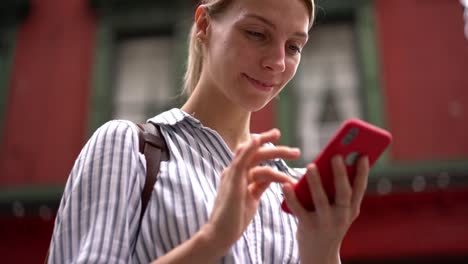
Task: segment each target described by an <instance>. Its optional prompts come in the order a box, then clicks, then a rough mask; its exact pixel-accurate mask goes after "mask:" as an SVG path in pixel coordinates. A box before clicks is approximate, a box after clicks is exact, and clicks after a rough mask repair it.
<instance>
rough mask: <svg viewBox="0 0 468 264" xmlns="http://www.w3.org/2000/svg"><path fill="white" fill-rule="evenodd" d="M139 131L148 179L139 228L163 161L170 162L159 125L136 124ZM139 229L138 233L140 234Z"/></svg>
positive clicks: (144, 191)
mask: <svg viewBox="0 0 468 264" xmlns="http://www.w3.org/2000/svg"><path fill="white" fill-rule="evenodd" d="M136 125H137V127H138V128H139V130H138V141H139V142H138V144H139V150H140V152H141V153H142V154H143V155H145V159H146V179H145V185H144V186H143V191H142V193H141V213H140V220H139V226H141V221H142V219H143V215H144V214H145V211H146V207H147V206H148V202H149V200H150V198H151V193H152V192H153V188H154V184H155V183H156V180H157V177H158V173H159V168H160V164H161V161H163V160H164V161H167V160H169V151H168V148H167V145H166V141H165V140H164V137H163V136H162V135H161V131H160V128H159V125H156V124H151V123H146V124H136ZM139 229H140V228H138V233H139ZM138 233H137V234H138Z"/></svg>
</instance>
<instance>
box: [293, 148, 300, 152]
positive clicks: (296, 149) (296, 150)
mask: <svg viewBox="0 0 468 264" xmlns="http://www.w3.org/2000/svg"><path fill="white" fill-rule="evenodd" d="M291 152H293V153H301V150H300V149H299V148H291Z"/></svg>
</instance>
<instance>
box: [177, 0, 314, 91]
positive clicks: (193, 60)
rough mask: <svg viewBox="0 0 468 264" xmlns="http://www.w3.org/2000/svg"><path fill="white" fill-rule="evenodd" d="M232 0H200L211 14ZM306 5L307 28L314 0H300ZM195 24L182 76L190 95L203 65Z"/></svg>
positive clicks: (221, 10)
mask: <svg viewBox="0 0 468 264" xmlns="http://www.w3.org/2000/svg"><path fill="white" fill-rule="evenodd" d="M232 1H233V0H201V3H200V4H202V5H204V6H205V7H206V8H207V10H208V13H209V14H210V15H211V16H215V15H217V14H220V13H222V12H223V11H224V10H225V9H226V8H227V7H228V6H229V4H230V3H231V2H232ZM302 1H304V3H305V4H306V6H307V9H308V11H309V29H310V28H311V27H312V24H313V22H314V15H315V4H314V0H302ZM196 33H197V26H196V23H195V22H194V23H193V25H192V29H191V30H190V34H189V50H188V59H187V69H186V71H185V76H184V89H183V93H185V94H186V95H187V96H190V95H191V94H192V92H193V91H194V90H195V87H196V85H197V83H198V81H199V80H200V75H201V71H202V67H203V54H202V46H201V42H200V41H198V40H197V37H196Z"/></svg>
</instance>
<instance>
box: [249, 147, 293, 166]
mask: <svg viewBox="0 0 468 264" xmlns="http://www.w3.org/2000/svg"><path fill="white" fill-rule="evenodd" d="M300 154H301V151H300V150H299V149H298V148H290V147H287V146H263V147H260V148H259V149H258V150H257V152H256V153H255V155H254V156H253V157H252V161H251V165H252V166H256V165H258V164H260V163H261V162H264V161H267V160H272V159H297V158H298V157H299V155H300Z"/></svg>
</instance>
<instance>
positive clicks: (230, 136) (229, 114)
mask: <svg viewBox="0 0 468 264" xmlns="http://www.w3.org/2000/svg"><path fill="white" fill-rule="evenodd" d="M200 88H201V87H197V88H196V89H195V91H194V92H193V94H192V95H191V96H190V98H189V99H188V100H187V102H186V103H185V104H184V105H183V106H182V108H181V109H182V110H183V111H184V112H186V113H188V114H190V115H192V116H193V117H195V118H196V119H198V120H200V122H201V123H202V124H203V125H204V126H206V127H209V128H211V129H213V130H215V131H216V132H218V134H219V135H220V136H221V137H222V138H223V140H224V141H225V142H226V144H227V145H228V147H229V148H230V149H231V151H233V152H234V151H235V149H236V148H237V147H238V146H239V144H241V143H243V142H245V141H247V140H248V139H249V138H250V114H251V113H250V112H249V111H246V110H244V109H242V108H240V107H238V106H235V105H233V104H232V102H230V101H229V100H226V99H225V97H223V96H219V95H218V96H214V94H213V92H211V94H209V93H210V91H208V90H207V89H200Z"/></svg>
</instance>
